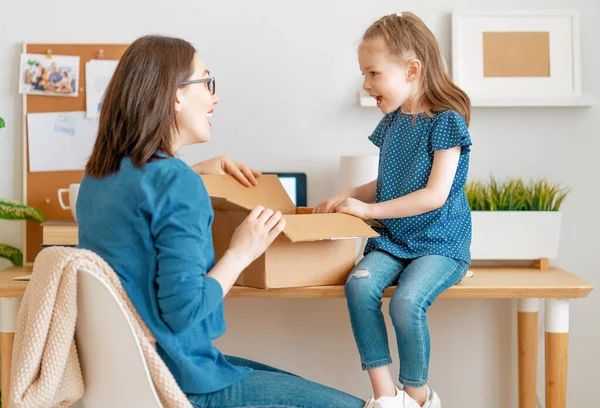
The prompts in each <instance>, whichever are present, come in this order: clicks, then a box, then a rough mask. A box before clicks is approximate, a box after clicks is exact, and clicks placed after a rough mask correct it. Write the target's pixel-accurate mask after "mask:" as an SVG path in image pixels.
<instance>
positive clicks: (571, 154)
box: [0, 0, 600, 408]
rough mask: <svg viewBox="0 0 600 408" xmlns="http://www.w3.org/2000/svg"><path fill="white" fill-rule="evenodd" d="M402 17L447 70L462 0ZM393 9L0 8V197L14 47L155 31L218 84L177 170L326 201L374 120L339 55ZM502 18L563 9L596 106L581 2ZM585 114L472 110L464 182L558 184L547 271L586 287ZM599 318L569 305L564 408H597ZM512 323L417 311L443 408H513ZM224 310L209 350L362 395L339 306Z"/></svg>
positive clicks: (149, 4) (8, 191)
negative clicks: (208, 131) (539, 180)
mask: <svg viewBox="0 0 600 408" xmlns="http://www.w3.org/2000/svg"><path fill="white" fill-rule="evenodd" d="M85 3H87V5H86V6H84V4H85ZM369 3H371V4H369ZM495 3H496V2H495V1H492V0H481V1H479V2H474V1H470V2H469V7H470V8H475V9H483V8H494V7H495V6H494V4H495ZM117 6H118V7H120V10H119V11H116V7H117ZM404 6H414V8H413V9H411V11H414V12H416V13H417V14H418V15H420V16H421V17H422V18H424V20H425V21H426V22H427V23H428V24H429V25H430V27H431V28H432V30H433V31H434V33H435V34H436V35H437V37H438V39H439V41H440V44H441V47H442V50H443V53H444V55H445V56H446V58H447V60H448V61H450V55H451V54H450V17H449V13H450V11H451V10H452V9H453V8H458V9H466V8H467V1H466V0H455V1H441V0H436V1H427V2H411V3H405V5H404ZM404 6H403V4H402V3H399V2H396V1H391V0H387V1H371V2H366V1H341V0H337V1H315V0H305V1H302V2H287V1H285V2H278V1H267V0H255V1H242V0H238V1H221V2H216V1H211V2H208V1H192V0H171V1H165V2H160V1H158V0H150V1H141V0H132V1H128V2H123V1H114V0H107V1H104V2H100V3H98V2H90V1H87V2H82V1H74V0H63V1H61V2H60V4H58V3H57V4H55V5H51V3H49V2H47V1H39V0H30V1H17V0H4V1H2V3H1V6H0V10H1V11H0V73H1V75H0V77H1V78H2V79H3V80H2V81H0V115H1V116H3V117H4V118H5V119H6V121H7V128H6V129H5V130H3V131H2V132H0V146H1V148H0V197H7V198H12V199H20V198H21V197H22V184H21V183H22V180H21V166H22V160H21V157H22V151H21V134H22V129H21V125H20V124H21V115H22V109H21V98H20V96H19V95H18V94H17V85H16V80H17V67H18V62H17V61H18V53H19V51H20V47H21V42H22V41H24V40H26V41H30V42H131V41H133V40H134V39H135V38H136V37H138V36H140V35H143V34H146V33H164V34H170V35H176V36H182V37H184V38H186V39H188V40H190V41H192V42H193V43H195V45H196V46H197V48H198V50H199V53H200V55H201V57H202V58H203V59H204V60H205V62H206V63H207V65H208V67H209V69H210V70H211V72H213V73H214V75H215V76H216V77H217V78H218V81H217V82H218V87H217V90H218V94H219V96H220V98H221V103H220V104H219V106H218V107H217V108H216V111H215V116H214V117H213V125H214V126H213V140H212V141H211V142H210V143H209V144H207V145H205V146H196V147H193V148H190V149H188V150H187V151H185V152H184V159H185V160H186V161H189V162H190V163H191V162H194V161H198V160H201V159H203V158H208V157H211V156H214V155H218V154H223V153H227V154H229V155H230V156H231V157H233V158H235V159H236V160H239V161H244V162H246V163H248V164H250V165H252V166H254V167H256V168H259V169H261V170H265V171H266V170H271V171H272V170H278V171H286V170H287V171H305V172H306V173H307V174H308V179H309V201H310V202H309V204H315V203H316V202H318V201H319V200H321V199H324V198H325V197H326V196H328V195H329V194H330V193H332V192H333V191H332V188H333V186H334V183H335V177H336V168H337V160H338V156H339V155H341V154H363V153H365V154H366V153H375V150H374V147H373V146H371V145H370V143H369V142H368V141H367V139H366V136H367V135H368V134H369V133H370V131H371V130H372V129H373V127H374V126H375V125H376V124H377V121H378V119H379V118H380V113H378V112H377V111H376V110H373V109H364V108H362V109H361V108H359V107H358V106H357V104H356V91H357V89H358V88H359V86H360V82H361V76H360V74H359V68H358V65H357V62H356V55H355V47H356V45H357V43H358V40H359V38H360V36H361V34H362V31H363V30H364V29H365V28H366V27H367V26H368V25H369V24H370V23H371V22H372V21H373V20H374V19H376V18H377V17H379V16H381V15H383V14H387V13H390V12H396V11H401V10H402V9H403V8H404ZM502 7H503V8H538V7H568V8H576V9H579V10H580V11H581V32H582V36H581V38H582V64H583V86H584V88H585V89H588V90H591V91H593V92H594V93H595V94H596V96H600V83H599V77H598V74H597V72H598V71H599V68H600V67H599V57H598V51H597V50H598V44H597V41H598V38H600V29H599V28H598V27H599V25H598V20H599V17H600V5H599V4H598V2H597V1H595V0H572V1H559V0H545V1H543V0H518V1H517V0H505V1H504V2H503V3H502ZM86 9H87V10H89V11H84V10H86ZM598 109H599V108H598V107H594V108H589V109H582V108H570V109H560V108H549V109H481V108H480V109H474V111H473V119H472V125H471V132H472V135H473V141H474V148H473V154H472V166H471V173H470V174H471V176H472V177H487V176H488V175H489V174H490V173H493V174H495V175H496V176H499V177H505V176H523V177H525V178H528V177H536V176H548V177H550V178H551V179H553V180H556V181H560V182H562V183H564V184H565V185H567V186H570V187H572V188H573V192H572V193H571V195H570V197H569V199H568V200H567V201H566V203H565V204H564V207H563V208H564V228H563V231H562V247H561V253H560V259H558V260H557V262H556V264H558V265H559V266H562V267H564V268H567V269H569V270H571V271H573V272H576V273H577V274H579V275H580V276H582V277H584V278H586V279H588V280H590V281H592V282H594V283H596V284H598V283H599V279H598V277H597V273H598V271H597V265H598V262H597V260H596V259H595V256H596V255H597V253H596V252H595V251H596V250H597V247H598V244H599V243H600V240H599V239H598V230H599V229H600V217H598V215H597V214H596V211H597V209H598V202H600V192H599V191H600V190H599V189H598V187H599V181H598V175H599V173H598V170H597V169H596V168H595V165H594V162H595V161H596V160H597V152H598V150H599V149H600V139H599V137H598V136H599V135H598V130H597V129H598V127H597V126H598V120H597V118H598V112H599V110H598ZM20 240H21V237H20V227H19V226H18V223H8V222H6V221H4V222H1V223H0V241H1V242H6V243H13V244H17V245H19V243H20ZM6 265H7V264H6V263H4V264H0V267H3V266H6ZM385 307H386V308H387V302H386V303H385ZM599 309H600V298H599V297H598V296H597V295H596V294H595V293H593V294H592V296H591V297H589V298H587V299H584V300H580V301H576V302H573V303H572V320H571V329H572V335H571V339H570V350H571V355H570V367H569V385H570V387H569V396H568V399H569V405H570V406H572V407H577V406H586V407H599V406H600V403H599V402H598V399H597V397H596V396H595V394H596V392H595V391H596V390H597V387H598V384H597V376H596V375H594V374H595V370H594V367H595V366H598V365H600V355H599V352H598V350H597V345H598V344H600V324H599V319H598V313H597V311H598V310H599ZM514 312H515V305H514V303H513V302H510V301H503V300H494V301H483V300H478V301H468V300H440V301H438V302H436V303H435V304H434V305H433V306H432V308H431V310H430V313H429V323H430V327H431V332H432V337H433V340H432V341H433V350H432V357H433V359H432V364H431V372H430V381H431V384H432V385H433V386H434V387H435V388H436V389H437V390H438V392H439V393H440V395H441V396H442V399H443V401H444V402H445V406H446V407H451V408H454V407H464V408H471V407H472V408H479V407H486V408H506V407H513V406H516V391H515V387H516V384H517V382H516V356H515V349H516V345H515V338H516V337H515V336H516V328H515V319H514ZM226 313H227V318H228V326H229V330H228V332H227V334H226V335H225V336H224V338H222V339H221V340H219V341H218V345H219V346H220V347H221V348H222V350H223V351H224V352H226V353H231V354H237V355H241V356H245V357H249V358H253V359H257V360H260V361H263V362H266V363H269V364H272V365H276V366H279V367H282V368H285V369H288V370H293V371H295V372H297V373H300V374H302V375H304V376H306V377H308V378H310V379H313V380H316V381H320V382H323V383H326V384H328V385H331V386H334V387H338V388H341V389H343V390H345V391H348V392H351V393H354V394H356V395H359V396H361V397H368V396H369V394H370V387H369V384H368V380H367V377H366V375H365V374H363V373H361V371H360V366H359V361H358V356H357V352H356V350H355V346H354V343H353V338H352V335H351V331H350V327H349V323H348V317H347V312H346V308H345V303H344V300H342V299H327V300H240V299H235V300H234V299H232V300H228V301H227V302H226ZM586 320H587V321H586ZM391 343H392V344H394V341H392V342H391ZM393 353H395V347H394V350H393ZM394 370H397V365H395V366H394ZM540 378H543V370H541V371H540ZM540 384H541V383H540ZM542 389H543V388H542Z"/></svg>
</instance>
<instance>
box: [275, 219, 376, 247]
mask: <svg viewBox="0 0 600 408" xmlns="http://www.w3.org/2000/svg"><path fill="white" fill-rule="evenodd" d="M285 220H286V225H285V229H284V230H283V233H284V235H286V236H287V237H288V238H289V239H290V241H292V242H307V241H321V240H328V239H348V238H358V237H378V236H379V234H378V233H377V232H375V231H373V230H372V229H371V227H369V226H368V225H367V224H366V223H365V222H364V221H363V220H361V219H360V218H357V217H353V216H351V215H348V214H295V215H286V216H285Z"/></svg>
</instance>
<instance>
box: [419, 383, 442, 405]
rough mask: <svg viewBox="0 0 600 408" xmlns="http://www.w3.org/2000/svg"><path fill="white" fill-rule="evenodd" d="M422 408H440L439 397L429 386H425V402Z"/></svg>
mask: <svg viewBox="0 0 600 408" xmlns="http://www.w3.org/2000/svg"><path fill="white" fill-rule="evenodd" d="M423 408H442V402H441V401H440V397H438V395H437V394H436V393H435V391H434V390H433V389H432V388H431V387H430V386H429V385H428V386H427V400H426V401H425V404H423Z"/></svg>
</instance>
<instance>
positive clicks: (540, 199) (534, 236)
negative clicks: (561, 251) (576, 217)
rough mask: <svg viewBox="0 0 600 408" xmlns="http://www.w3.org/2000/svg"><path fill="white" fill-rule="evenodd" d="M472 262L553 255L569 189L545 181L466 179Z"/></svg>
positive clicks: (538, 257) (528, 258)
mask: <svg viewBox="0 0 600 408" xmlns="http://www.w3.org/2000/svg"><path fill="white" fill-rule="evenodd" d="M465 191H466V194H467V199H468V201H469V205H470V207H471V211H472V213H471V214H472V220H473V238H472V242H471V256H472V258H473V259H474V260H478V259H479V260H537V259H542V258H548V259H554V258H557V257H558V247H559V240H560V227H561V221H562V213H561V212H560V211H559V209H560V206H561V205H562V203H563V201H564V200H565V198H566V196H567V195H568V193H569V192H570V191H571V190H570V189H568V188H563V187H561V186H560V184H558V183H554V182H551V181H548V180H546V179H539V180H532V181H529V182H524V181H523V180H522V179H521V178H514V179H508V180H505V181H502V182H500V181H498V180H496V179H495V178H494V177H491V178H490V180H489V181H487V182H481V181H471V182H469V183H467V186H466V187H465Z"/></svg>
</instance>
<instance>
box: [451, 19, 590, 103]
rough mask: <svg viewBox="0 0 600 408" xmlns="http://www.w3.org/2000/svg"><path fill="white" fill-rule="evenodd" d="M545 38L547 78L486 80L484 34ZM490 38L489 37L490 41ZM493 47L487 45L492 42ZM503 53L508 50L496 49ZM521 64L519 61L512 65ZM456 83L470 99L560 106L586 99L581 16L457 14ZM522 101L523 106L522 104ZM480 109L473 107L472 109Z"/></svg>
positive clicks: (454, 27)
mask: <svg viewBox="0 0 600 408" xmlns="http://www.w3.org/2000/svg"><path fill="white" fill-rule="evenodd" d="M505 32H510V33H516V34H523V33H526V34H532V33H535V34H546V33H547V37H546V38H548V40H547V47H548V49H547V50H546V52H547V55H548V57H547V58H548V74H547V75H545V76H519V75H513V76H486V75H484V33H486V35H488V34H489V33H493V34H497V33H505ZM488 38H489V37H488ZM488 44H489V43H488ZM497 49H499V50H502V51H500V55H502V53H507V52H508V51H507V50H509V48H508V47H507V48H501V47H497ZM514 63H515V64H518V61H515V62H514ZM452 78H453V80H454V82H455V83H456V84H457V85H458V86H459V87H461V88H462V89H463V90H464V91H465V92H466V93H467V94H468V95H469V96H470V97H471V99H472V100H475V101H481V102H482V104H483V103H485V101H487V102H489V101H502V100H505V101H513V102H514V104H515V105H526V104H527V102H523V101H536V102H537V103H539V102H540V101H544V100H547V101H557V100H565V99H570V100H573V99H577V98H581V97H582V90H581V56H580V33H579V12H578V11H576V10H513V11H510V10H501V11H468V12H461V11H455V12H453V13H452ZM520 101H521V102H520ZM476 105H477V104H476V103H474V106H476Z"/></svg>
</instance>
